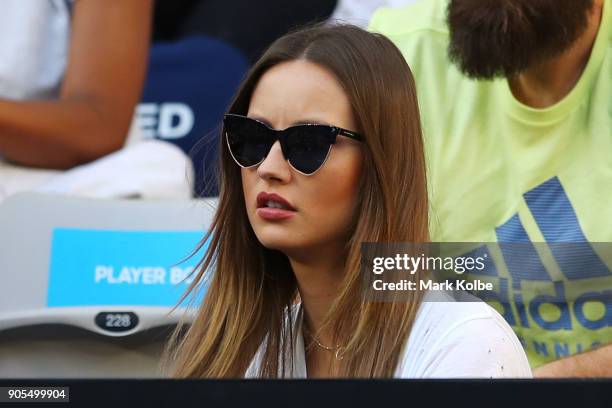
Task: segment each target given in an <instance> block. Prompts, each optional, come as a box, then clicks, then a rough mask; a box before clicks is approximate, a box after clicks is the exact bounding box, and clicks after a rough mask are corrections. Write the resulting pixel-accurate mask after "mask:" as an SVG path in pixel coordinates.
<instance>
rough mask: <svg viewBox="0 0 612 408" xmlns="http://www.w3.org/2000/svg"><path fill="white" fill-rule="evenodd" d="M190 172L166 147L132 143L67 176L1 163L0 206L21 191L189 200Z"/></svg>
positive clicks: (175, 151)
mask: <svg viewBox="0 0 612 408" xmlns="http://www.w3.org/2000/svg"><path fill="white" fill-rule="evenodd" d="M192 180H193V175H192V167H191V163H190V161H189V159H188V158H187V156H186V155H185V154H184V153H183V152H182V151H181V150H180V149H179V148H178V147H176V146H174V145H171V144H170V143H167V142H162V141H157V140H150V141H146V142H141V143H137V144H134V145H131V146H129V147H126V148H124V149H122V150H119V151H117V152H115V153H112V154H110V155H108V156H105V157H103V158H101V159H99V160H96V161H94V162H92V163H89V164H85V165H82V166H78V167H75V168H73V169H70V170H68V171H66V172H60V171H53V170H35V169H29V168H26V167H19V166H14V165H11V164H8V163H5V162H2V161H1V160H0V202H2V200H3V199H4V198H6V197H7V196H9V195H11V194H15V193H18V192H22V191H38V192H45V193H54V194H66V195H75V196H79V197H91V198H143V199H189V198H190V197H191V181H192Z"/></svg>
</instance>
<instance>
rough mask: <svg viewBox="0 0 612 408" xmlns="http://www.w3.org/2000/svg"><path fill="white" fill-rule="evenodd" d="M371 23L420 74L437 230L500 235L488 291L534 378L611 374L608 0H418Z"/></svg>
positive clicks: (441, 235)
mask: <svg viewBox="0 0 612 408" xmlns="http://www.w3.org/2000/svg"><path fill="white" fill-rule="evenodd" d="M370 28H371V29H372V30H374V31H377V32H380V33H382V34H385V35H387V36H388V37H390V38H391V39H392V40H393V41H394V42H395V44H396V45H397V46H398V47H399V48H400V49H401V50H402V52H403V54H404V56H405V58H406V59H407V61H408V63H409V65H410V67H411V68H412V70H413V72H414V75H415V78H416V81H417V89H418V94H419V95H418V96H419V101H420V107H421V112H422V117H423V123H424V131H425V139H426V144H427V160H428V170H429V179H430V194H431V203H432V204H431V209H432V216H431V230H432V232H431V234H432V240H433V241H440V242H474V243H491V242H493V243H494V242H497V243H500V245H498V246H495V245H490V244H488V245H485V244H477V248H476V249H475V251H477V252H479V253H480V254H483V253H487V254H488V255H490V256H491V259H493V260H494V262H493V266H492V267H491V268H489V270H488V271H487V272H486V276H484V278H487V279H489V280H490V281H491V282H494V283H495V285H496V290H495V291H493V293H489V294H488V295H487V296H485V298H486V300H488V301H490V302H491V304H492V305H493V306H495V307H496V308H497V309H498V311H500V313H502V314H503V315H504V317H505V318H506V320H507V321H508V322H509V323H510V324H511V325H512V326H513V328H514V330H515V332H516V333H517V335H518V337H519V338H520V340H521V342H522V344H523V347H524V348H525V351H526V352H527V354H528V356H529V359H530V362H531V364H532V367H533V368H534V375H535V376H543V377H588V376H612V271H611V269H612V251H611V250H610V247H612V243H610V242H612V0H423V1H421V2H419V3H417V4H414V5H410V6H408V7H404V8H400V9H390V8H386V9H385V8H383V9H380V10H379V11H377V13H376V14H375V15H374V17H373V19H372V21H371V24H370ZM408 159H409V158H408ZM602 242H606V243H608V244H595V243H602ZM540 243H546V244H544V246H543V244H540ZM519 244H520V246H519ZM561 244H563V245H566V246H565V247H564V248H565V249H563V247H562V246H560V245H561ZM512 245H516V246H514V247H513V246H512ZM545 246H546V247H545ZM474 336H478V333H474Z"/></svg>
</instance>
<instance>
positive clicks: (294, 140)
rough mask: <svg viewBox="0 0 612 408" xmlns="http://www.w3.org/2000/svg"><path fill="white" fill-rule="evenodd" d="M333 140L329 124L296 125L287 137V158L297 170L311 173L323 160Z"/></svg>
mask: <svg viewBox="0 0 612 408" xmlns="http://www.w3.org/2000/svg"><path fill="white" fill-rule="evenodd" d="M333 140H334V132H333V128H330V127H329V126H316V125H305V126H297V127H295V128H294V129H293V130H292V131H291V132H290V133H289V134H288V137H287V150H288V151H287V158H288V160H289V162H290V163H291V165H292V166H293V167H295V169H297V170H298V171H300V172H302V173H305V174H312V173H314V172H315V171H317V170H318V169H319V167H321V166H322V165H323V163H324V162H325V159H326V158H327V154H328V153H329V149H330V146H331V145H332V142H333Z"/></svg>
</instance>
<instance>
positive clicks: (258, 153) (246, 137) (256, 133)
mask: <svg viewBox="0 0 612 408" xmlns="http://www.w3.org/2000/svg"><path fill="white" fill-rule="evenodd" d="M225 131H226V133H227V142H228V145H229V148H230V150H231V152H232V156H234V158H235V159H236V161H237V162H238V163H240V165H241V166H244V167H250V166H254V165H256V164H258V163H259V162H261V161H262V160H263V159H264V158H265V157H266V155H267V154H268V152H269V151H270V148H271V147H272V144H273V143H274V140H271V138H270V135H269V132H267V129H266V127H265V126H264V125H263V124H261V123H258V122H256V121H254V120H252V119H247V118H227V119H226V121H225Z"/></svg>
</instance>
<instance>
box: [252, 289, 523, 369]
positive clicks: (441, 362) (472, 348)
mask: <svg viewBox="0 0 612 408" xmlns="http://www.w3.org/2000/svg"><path fill="white" fill-rule="evenodd" d="M434 300H435V301H434ZM295 315H297V313H295ZM301 323H302V322H301V320H300V321H297V322H296V326H295V330H296V332H297V335H296V336H295V339H296V344H295V347H294V353H295V355H294V356H293V361H294V367H293V370H292V371H291V372H290V373H289V375H288V376H286V377H288V378H307V372H306V359H305V350H304V338H303V335H302V326H301ZM262 355H263V345H262V347H260V349H259V350H258V352H257V354H256V355H255V357H254V358H253V361H251V364H250V365H249V368H248V369H247V371H246V373H245V377H247V378H255V377H257V373H258V371H259V365H260V362H261V357H262ZM394 377H395V378H531V377H532V374H531V369H530V367H529V362H528V361H527V357H526V356H525V352H524V351H523V347H522V346H521V343H520V342H519V340H518V339H517V337H516V335H515V334H514V332H513V331H512V329H511V328H510V326H508V324H507V323H506V321H505V320H504V319H503V317H501V315H500V314H499V313H497V312H496V311H495V310H494V309H493V308H491V307H490V306H489V305H487V304H486V303H484V302H456V301H453V299H452V298H451V297H450V295H448V294H436V295H432V294H431V293H428V294H427V295H426V297H425V299H424V301H423V303H422V304H421V307H420V308H419V311H418V313H417V316H416V319H415V322H414V326H413V328H412V331H411V332H410V335H409V337H408V342H407V344H406V345H405V347H404V350H403V351H402V355H401V356H400V360H399V364H398V366H397V369H396V371H395V375H394Z"/></svg>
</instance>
